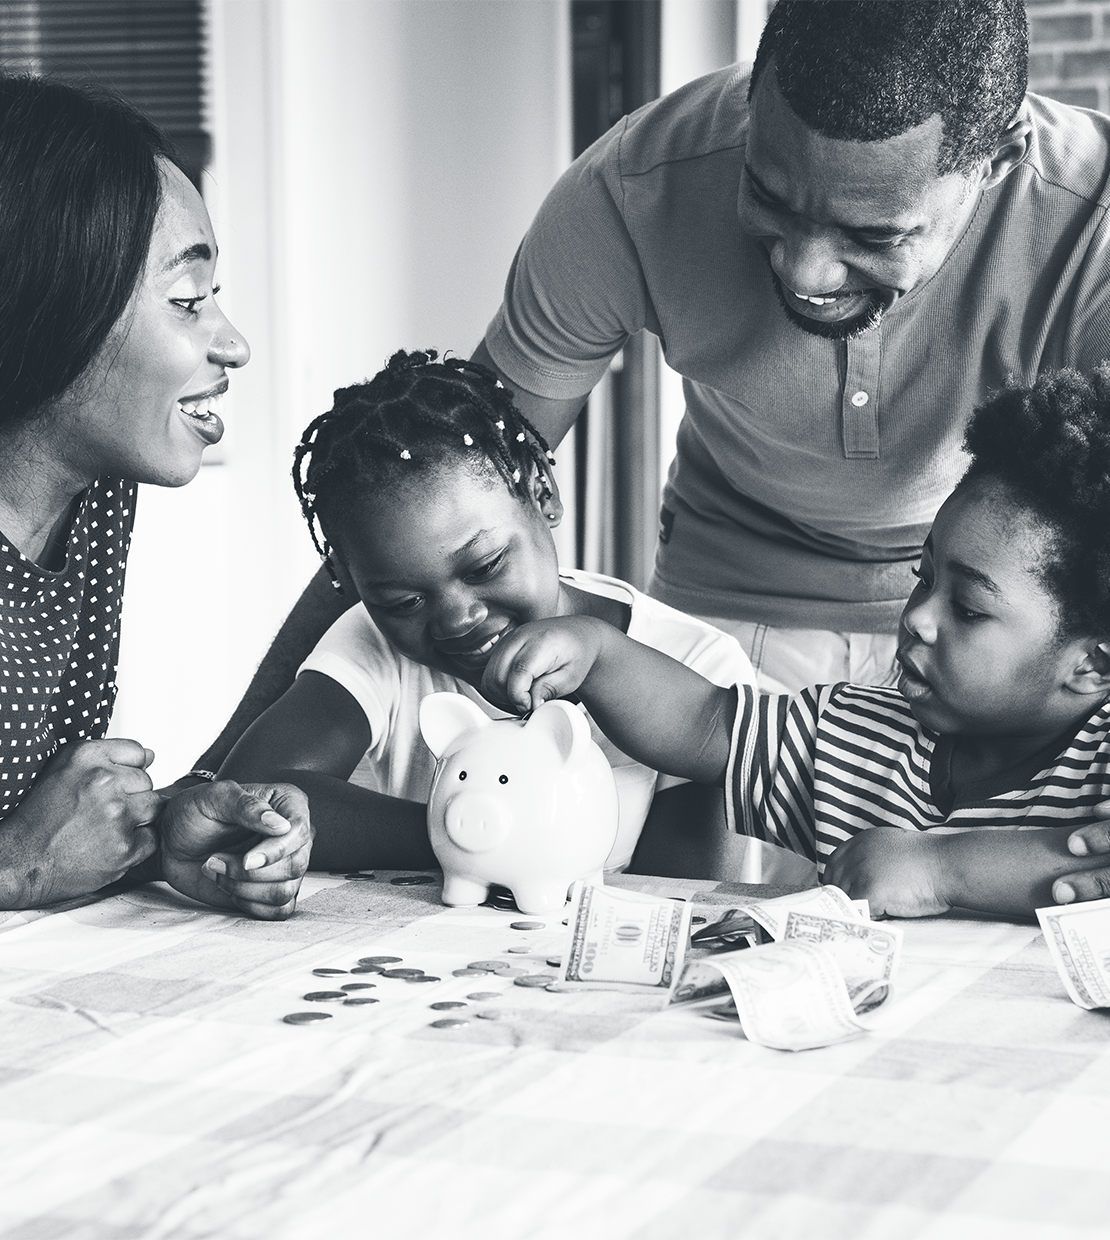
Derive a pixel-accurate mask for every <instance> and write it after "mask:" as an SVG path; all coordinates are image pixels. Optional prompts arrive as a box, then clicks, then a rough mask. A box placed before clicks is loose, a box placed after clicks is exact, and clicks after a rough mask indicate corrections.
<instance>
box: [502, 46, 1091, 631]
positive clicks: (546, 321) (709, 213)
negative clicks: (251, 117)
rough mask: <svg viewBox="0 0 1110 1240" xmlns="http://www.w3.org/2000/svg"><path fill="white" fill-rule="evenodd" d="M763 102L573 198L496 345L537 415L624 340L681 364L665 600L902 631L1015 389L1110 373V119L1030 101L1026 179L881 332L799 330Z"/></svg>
mask: <svg viewBox="0 0 1110 1240" xmlns="http://www.w3.org/2000/svg"><path fill="white" fill-rule="evenodd" d="M747 88H748V81H747V76H746V74H745V73H742V72H741V71H739V70H737V69H736V68H735V67H733V68H730V69H725V70H722V71H720V72H718V73H714V74H710V75H709V76H708V77H704V78H701V79H699V80H698V81H696V82H692V83H690V85H688V86H686V87H684V88H682V89H681V90H679V91H676V92H675V93H674V94H672V95H668V96H667V97H666V98H664V99H661V100H658V101H657V102H655V103H653V104H649V105H648V106H647V107H645V108H641V109H640V110H639V111H638V112H636V113H633V115H632V116H630V117H626V118H625V119H624V120H623V121H621V122H620V123H619V124H618V125H617V126H616V127H615V128H614V129H612V130H610V132H609V133H608V134H606V135H605V136H604V137H602V138H601V139H600V140H599V141H598V142H596V143H595V144H594V145H593V146H592V147H591V148H590V149H589V150H588V151H586V152H585V154H583V155H582V156H581V157H580V158H579V159H578V160H576V161H575V163H574V165H573V166H572V167H571V168H570V169H568V171H567V172H566V173H565V174H564V175H563V177H562V178H561V179H560V180H559V181H558V183H557V184H556V185H555V187H554V189H552V191H551V193H550V194H549V195H548V197H547V199H546V201H545V202H544V204H543V206H542V207H541V209H540V211H539V214H538V215H537V217H536V219H535V222H534V223H533V224H532V227H531V228H530V229H529V231H528V233H527V235H526V236H525V238H524V240H523V242H522V243H521V246H520V249H519V251H518V253H517V256H516V259H515V260H514V262H513V266H512V269H511V271H510V273H509V278H508V282H507V285H506V290H505V301H504V303H503V305H502V307H501V309H500V310H499V311H498V313H497V315H496V317H495V318H494V320H493V322H492V323H491V324H490V327H489V331H488V333H487V335H486V345H487V347H488V348H489V351H490V354H491V356H492V357H493V359H494V360H495V361H496V363H497V365H498V366H499V367H500V368H501V369H502V371H503V372H504V373H505V374H506V375H507V376H508V377H509V378H510V379H511V380H513V381H514V382H516V383H518V384H519V385H520V386H521V387H522V388H524V389H526V390H527V391H530V392H533V393H535V394H536V395H539V396H546V397H553V398H557V399H566V398H572V397H577V396H584V395H585V394H586V393H587V392H589V391H590V389H591V388H592V387H593V386H594V384H595V383H597V381H598V380H599V379H600V378H601V376H602V375H603V374H604V372H605V369H606V367H607V365H608V362H609V359H610V358H611V357H612V356H613V355H614V354H615V353H616V352H617V351H618V350H619V349H620V348H621V347H622V345H623V344H624V341H625V339H626V338H627V336H628V335H629V334H630V333H632V332H635V331H638V330H639V329H641V328H647V329H648V330H649V331H651V332H654V333H655V334H656V335H657V336H658V337H659V339H660V341H661V343H662V346H663V352H664V354H665V356H666V359H667V362H668V363H669V364H670V365H671V366H672V367H673V368H674V369H675V370H677V371H678V372H679V373H680V374H682V375H683V376H684V385H683V386H684V389H685V396H686V413H685V416H684V418H683V421H682V425H681V428H680V430H679V436H678V453H677V456H676V459H675V461H674V463H673V464H672V466H671V471H670V477H669V480H668V482H667V486H666V488H665V491H664V495H663V506H664V514H663V524H662V539H661V541H660V544H659V548H658V553H657V557H656V564H655V578H654V581H653V583H652V590H651V592H652V593H653V594H655V595H656V596H657V597H658V598H661V599H663V600H664V601H665V602H667V603H669V604H671V605H672V606H675V607H679V608H682V609H684V610H686V611H692V612H696V613H701V614H704V615H716V616H727V617H731V618H734V619H739V620H754V621H757V622H762V623H768V624H775V625H784V626H788V627H796V628H825V629H835V630H846V631H855V632H886V631H893V630H894V628H895V627H896V624H897V619H898V616H899V613H900V611H901V608H902V604H903V602H904V600H905V599H906V597H907V596H908V595H909V592H910V589H911V587H912V580H911V577H910V571H909V570H910V568H911V566H912V565H913V564H914V563H915V561H916V559H917V556H918V554H919V552H920V548H921V543H922V541H923V540H924V538H925V535H926V533H927V532H928V529H929V525H930V523H931V521H932V518H933V516H934V514H935V513H936V511H937V509H938V508H939V506H940V504H941V503H942V501H943V500H944V498H945V497H946V496H947V495H948V493H949V492H950V491H951V490H952V487H953V486H954V485H955V483H956V482H957V480H958V479H959V477H960V475H961V473H962V472H963V469H964V465H965V458H964V454H963V451H962V448H961V441H962V438H963V430H964V426H965V424H966V421H967V418H968V415H969V414H970V412H971V410H972V409H973V408H974V407H975V405H977V404H978V403H980V402H981V401H982V400H983V399H984V397H985V396H986V395H987V394H988V393H989V392H990V391H991V390H993V389H997V388H999V387H1001V386H1003V385H1004V384H1005V383H1006V382H1007V380H1010V379H1013V380H1016V381H1017V382H1019V383H1023V384H1026V383H1031V382H1032V381H1033V380H1034V379H1035V378H1036V376H1037V374H1038V373H1039V372H1040V371H1041V370H1043V369H1047V368H1051V367H1057V366H1075V367H1079V368H1081V369H1082V368H1087V367H1090V366H1092V365H1094V364H1095V363H1097V362H1098V361H1101V360H1102V359H1103V358H1105V357H1106V356H1108V355H1110V252H1108V243H1110V231H1108V224H1107V220H1106V215H1107V211H1106V207H1107V203H1108V187H1107V174H1108V171H1110V118H1108V117H1105V116H1102V115H1101V114H1099V113H1096V112H1088V111H1083V110H1080V109H1077V108H1071V107H1067V106H1065V105H1064V104H1059V103H1055V102H1053V101H1051V100H1048V99H1042V98H1039V97H1037V96H1035V95H1029V96H1028V97H1027V99H1026V103H1025V107H1026V108H1027V109H1028V111H1029V115H1030V116H1031V118H1032V121H1033V139H1032V146H1031V149H1030V152H1029V156H1028V158H1027V160H1026V161H1025V162H1024V163H1023V164H1022V165H1021V166H1020V167H1019V168H1017V169H1016V170H1015V171H1014V172H1013V173H1012V174H1011V175H1010V176H1008V177H1007V178H1006V179H1005V180H1004V181H1003V182H1002V183H1001V185H999V186H997V187H996V188H994V189H992V190H989V191H987V192H986V193H985V194H983V196H982V197H981V199H980V202H979V205H978V207H977V209H976V211H975V213H974V215H973V216H972V218H971V220H970V222H969V223H968V226H967V228H966V230H965V231H964V233H963V234H962V236H961V237H960V238H959V239H958V240H957V241H956V243H955V244H954V246H953V247H952V250H951V251H950V252H949V254H948V256H947V258H946V259H945V262H944V264H943V265H942V266H941V268H940V270H939V271H938V272H937V273H936V274H935V275H934V276H933V277H932V278H931V279H930V280H928V281H927V282H925V283H924V284H922V285H920V286H919V287H917V288H915V289H914V290H913V291H912V292H911V293H909V294H907V295H906V296H904V297H902V298H901V299H899V301H897V302H896V303H895V305H894V307H893V308H892V309H891V310H890V311H889V312H888V313H887V314H886V315H885V316H884V318H883V320H882V323H881V326H880V327H879V328H877V329H875V330H873V331H870V332H867V333H865V334H864V335H862V336H860V337H859V338H857V339H855V340H850V341H847V342H845V341H830V340H824V339H821V338H819V337H816V336H811V335H809V334H807V333H805V332H803V331H801V330H800V329H798V328H797V327H795V326H793V324H791V323H790V322H789V321H788V320H787V318H786V316H785V314H784V313H783V311H782V309H781V307H780V306H779V304H778V301H777V299H776V297H775V294H774V290H773V288H772V284H771V279H770V269H769V266H768V263H767V258H766V256H765V253H764V251H763V249H762V248H761V247H760V245H759V244H758V243H757V242H755V241H754V240H751V239H749V238H748V237H746V236H745V235H744V234H743V233H741V231H740V227H739V222H738V216H737V196H738V192H739V182H740V173H741V169H742V167H743V163H744V148H745V139H746V135H747V125H748V109H747V102H746V100H747Z"/></svg>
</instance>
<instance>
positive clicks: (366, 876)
mask: <svg viewBox="0 0 1110 1240" xmlns="http://www.w3.org/2000/svg"><path fill="white" fill-rule="evenodd" d="M343 877H344V878H361V879H362V880H363V881H364V882H365V881H366V880H367V879H370V878H375V877H377V876H376V875H374V874H363V873H361V872H360V873H357V874H344V875H343Z"/></svg>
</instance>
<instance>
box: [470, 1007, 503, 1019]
mask: <svg viewBox="0 0 1110 1240" xmlns="http://www.w3.org/2000/svg"><path fill="white" fill-rule="evenodd" d="M474 1015H475V1016H477V1017H478V1019H479V1020H500V1019H501V1017H502V1016H503V1015H504V1013H503V1012H502V1011H501V1009H500V1008H486V1009H485V1011H482V1012H475V1013H474Z"/></svg>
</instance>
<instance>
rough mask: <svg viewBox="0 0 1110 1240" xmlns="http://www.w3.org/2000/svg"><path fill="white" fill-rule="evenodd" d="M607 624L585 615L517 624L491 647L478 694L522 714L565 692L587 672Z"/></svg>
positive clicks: (571, 689)
mask: <svg viewBox="0 0 1110 1240" xmlns="http://www.w3.org/2000/svg"><path fill="white" fill-rule="evenodd" d="M608 629H609V626H608V625H607V624H606V623H605V622H604V621H603V620H595V619H593V618H592V617H590V616H560V617H557V618H556V619H553V620H533V621H532V622H531V623H530V624H522V625H521V626H520V628H519V629H516V630H514V631H513V632H512V633H510V634H509V636H508V637H503V638H502V639H501V641H500V642H499V643H498V644H497V646H495V647H494V651H493V655H492V656H491V658H490V661H489V662H488V663H487V664H486V670H485V673H484V674H483V676H482V696H483V697H485V698H487V699H488V700H489V701H491V702H495V703H498V704H500V705H504V706H505V707H507V708H508V709H511V710H515V711H517V712H518V713H519V714H522V715H524V714H528V713H529V712H530V711H533V710H535V709H536V707H538V706H542V705H543V704H544V702H550V701H551V700H552V699H553V698H560V697H566V696H567V694H569V693H573V692H574V691H575V690H576V689H577V688H579V686H580V685H581V684H582V683H583V681H584V680H585V679H586V677H587V676H588V675H589V674H590V671H591V669H592V668H593V665H594V663H595V662H596V660H597V657H598V654H599V653H600V650H601V643H602V640H603V639H604V636H605V633H606V630H608Z"/></svg>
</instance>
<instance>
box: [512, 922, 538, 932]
mask: <svg viewBox="0 0 1110 1240" xmlns="http://www.w3.org/2000/svg"><path fill="white" fill-rule="evenodd" d="M509 929H510V930H543V929H544V923H543V922H542V921H511V922H509Z"/></svg>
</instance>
